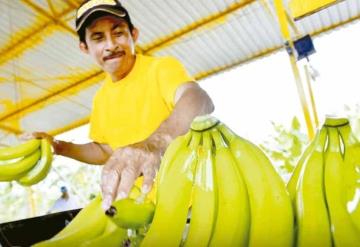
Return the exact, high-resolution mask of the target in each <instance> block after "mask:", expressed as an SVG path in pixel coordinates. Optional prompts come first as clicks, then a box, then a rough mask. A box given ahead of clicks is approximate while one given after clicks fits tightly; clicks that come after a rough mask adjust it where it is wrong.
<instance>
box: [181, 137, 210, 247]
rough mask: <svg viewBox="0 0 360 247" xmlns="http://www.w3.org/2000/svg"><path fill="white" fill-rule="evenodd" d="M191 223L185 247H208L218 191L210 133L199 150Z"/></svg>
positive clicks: (203, 139)
mask: <svg viewBox="0 0 360 247" xmlns="http://www.w3.org/2000/svg"><path fill="white" fill-rule="evenodd" d="M192 198H193V199H192V206H191V221H190V228H189V233H188V235H187V238H186V240H185V247H191V246H196V247H201V246H208V244H209V241H210V238H211V234H212V231H213V222H215V220H216V214H215V213H216V200H217V198H216V191H215V181H214V162H213V157H212V139H211V136H210V133H209V132H208V131H206V132H203V134H202V145H201V146H199V148H198V164H197V166H196V174H195V181H194V186H193V193H192Z"/></svg>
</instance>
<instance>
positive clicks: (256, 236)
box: [217, 124, 294, 247]
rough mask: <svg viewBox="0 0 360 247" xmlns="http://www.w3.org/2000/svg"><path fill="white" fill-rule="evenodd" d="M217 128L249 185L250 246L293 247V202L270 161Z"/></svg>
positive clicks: (222, 128) (257, 149)
mask: <svg viewBox="0 0 360 247" xmlns="http://www.w3.org/2000/svg"><path fill="white" fill-rule="evenodd" d="M217 128H218V129H219V130H220V131H221V133H222V134H223V135H224V136H225V138H226V139H227V140H228V142H229V144H230V149H231V152H232V154H233V155H234V157H235V159H236V162H237V165H238V167H239V168H240V171H241V174H242V175H243V177H244V180H245V184H246V186H247V191H248V195H249V201H250V212H251V224H250V239H249V246H255V247H257V246H292V244H293V237H294V236H293V235H294V232H293V219H294V215H293V210H292V205H291V200H290V197H289V195H288V193H287V191H286V188H285V185H284V183H283V181H282V179H281V178H280V176H279V175H278V174H277V173H276V171H275V169H274V167H273V166H272V164H271V162H270V160H269V159H268V158H267V157H266V155H265V154H264V153H263V152H262V151H261V150H260V149H259V148H258V147H256V146H255V145H254V144H252V143H250V142H248V141H246V140H245V139H242V138H240V137H238V136H236V134H235V133H233V132H232V131H231V130H230V129H228V128H227V127H226V126H225V125H224V124H220V125H218V127H217ZM274 240H276V241H274Z"/></svg>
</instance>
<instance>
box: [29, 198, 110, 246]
mask: <svg viewBox="0 0 360 247" xmlns="http://www.w3.org/2000/svg"><path fill="white" fill-rule="evenodd" d="M107 221H108V218H107V217H106V215H105V213H104V211H103V209H102V207H101V197H100V196H97V197H96V198H94V199H93V200H92V201H91V202H90V204H89V205H88V206H86V207H85V208H83V209H82V210H81V211H80V212H79V214H78V215H76V217H75V218H74V219H73V220H72V221H71V222H70V223H69V225H67V226H66V227H65V228H64V229H63V230H62V231H60V232H59V233H58V234H56V235H55V236H54V237H53V238H51V239H49V240H45V241H42V242H40V243H37V244H35V245H34V246H36V247H46V246H49V247H50V246H54V247H55V246H56V247H58V246H60V247H62V246H64V247H65V246H66V247H68V246H79V245H80V244H81V243H83V242H84V241H85V240H90V239H94V238H97V237H98V236H100V235H101V234H102V233H103V232H104V230H105V226H106V224H107Z"/></svg>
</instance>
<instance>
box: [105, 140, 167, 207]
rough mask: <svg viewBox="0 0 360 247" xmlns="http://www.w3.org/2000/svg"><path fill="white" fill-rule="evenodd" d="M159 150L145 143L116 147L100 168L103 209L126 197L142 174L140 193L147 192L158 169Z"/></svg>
mask: <svg viewBox="0 0 360 247" xmlns="http://www.w3.org/2000/svg"><path fill="white" fill-rule="evenodd" d="M160 160H161V151H160V150H158V149H156V148H154V147H150V146H149V145H148V144H146V143H139V144H134V145H130V146H127V147H123V148H119V149H116V150H115V151H114V152H113V154H112V155H111V156H110V158H109V159H108V161H107V162H106V164H105V166H104V167H103V170H102V176H101V190H102V195H103V204H102V206H103V209H104V210H107V209H108V208H109V207H110V205H111V203H112V202H113V201H114V200H115V199H123V198H126V197H127V196H128V194H129V192H130V190H131V188H132V187H133V185H134V182H135V180H136V179H137V178H138V177H139V176H140V175H141V174H143V176H144V180H143V185H142V193H148V192H149V191H150V190H151V188H152V186H153V183H154V179H155V176H156V172H157V170H158V169H159V165H160Z"/></svg>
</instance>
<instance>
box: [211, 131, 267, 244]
mask: <svg viewBox="0 0 360 247" xmlns="http://www.w3.org/2000/svg"><path fill="white" fill-rule="evenodd" d="M211 136H212V138H213V141H214V143H215V147H216V151H215V152H216V154H215V181H216V182H215V183H216V185H217V193H218V196H217V212H216V221H215V226H214V230H213V234H212V237H211V240H210V244H209V246H247V245H248V240H249V239H248V238H249V225H250V217H249V216H250V211H249V210H250V209H249V200H248V194H247V191H246V185H245V183H244V180H243V178H242V174H241V173H240V171H239V169H238V166H237V164H236V162H235V159H234V157H233V156H232V154H231V152H230V150H229V149H228V146H227V144H226V143H225V141H224V140H223V138H222V136H221V134H220V132H218V131H217V130H216V129H215V128H214V129H212V130H211ZM268 230H269V229H268Z"/></svg>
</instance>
